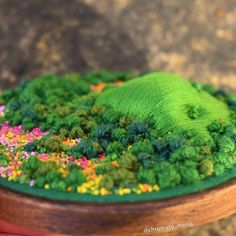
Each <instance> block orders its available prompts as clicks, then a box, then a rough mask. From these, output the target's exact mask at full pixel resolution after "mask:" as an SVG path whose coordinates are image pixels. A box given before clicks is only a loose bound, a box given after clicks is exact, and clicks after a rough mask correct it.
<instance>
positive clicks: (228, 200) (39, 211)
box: [0, 180, 236, 235]
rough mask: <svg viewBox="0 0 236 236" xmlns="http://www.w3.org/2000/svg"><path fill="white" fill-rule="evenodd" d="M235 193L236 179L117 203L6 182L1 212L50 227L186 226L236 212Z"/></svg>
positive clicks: (81, 230)
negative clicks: (40, 193)
mask: <svg viewBox="0 0 236 236" xmlns="http://www.w3.org/2000/svg"><path fill="white" fill-rule="evenodd" d="M235 196H236V181H235V180H234V181H231V182H229V183H227V184H224V185H222V186H220V187H218V188H215V189H211V190H207V191H204V192H201V193H196V194H190V195H185V196H181V197H176V198H172V199H166V200H158V201H149V202H135V203H112V204H109V203H107V204H105V203H101V204H98V203H96V204H92V203H67V202H63V201H52V200H46V199H42V198H36V197H31V196H27V195H25V194H21V193H16V192H13V191H10V190H8V189H7V188H0V218H2V219H3V220H5V221H7V222H9V223H12V224H15V225H21V226H23V227H27V228H30V229H33V230H37V231H42V232H48V233H61V234H69V235H94V234H95V233H96V235H116V233H118V234H122V233H123V234H125V235H126V234H127V235H143V232H144V229H147V230H149V231H150V230H152V231H153V230H155V231H156V232H161V233H163V232H166V231H173V230H184V229H186V228H188V226H193V227H195V226H199V225H202V224H206V223H210V222H212V221H215V220H219V219H221V218H224V217H227V216H230V215H232V214H235V213H236V201H235ZM183 224H186V225H185V226H184V225H183ZM161 226H164V228H163V227H162V228H160V227H161ZM165 226H166V227H165ZM151 227H152V228H151ZM155 227H156V228H155ZM173 227H174V228H173Z"/></svg>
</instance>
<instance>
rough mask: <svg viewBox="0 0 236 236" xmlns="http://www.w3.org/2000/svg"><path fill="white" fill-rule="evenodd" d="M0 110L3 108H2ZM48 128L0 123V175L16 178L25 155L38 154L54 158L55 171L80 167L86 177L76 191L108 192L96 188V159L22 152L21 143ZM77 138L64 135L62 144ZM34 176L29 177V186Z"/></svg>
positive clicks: (145, 187)
mask: <svg viewBox="0 0 236 236" xmlns="http://www.w3.org/2000/svg"><path fill="white" fill-rule="evenodd" d="M2 111H4V110H2ZM47 134H48V132H43V131H42V130H41V129H40V128H34V129H32V130H31V131H30V132H29V131H27V132H25V131H23V130H22V126H21V125H19V126H13V127H12V126H10V125H9V123H8V122H5V123H3V124H1V125H0V144H1V146H0V153H5V155H6V157H7V160H6V163H5V165H4V166H0V177H4V178H6V179H8V180H9V181H15V180H16V179H17V178H19V177H21V176H23V174H24V171H22V170H20V167H22V165H23V164H24V163H25V162H26V161H27V160H28V159H29V158H38V159H39V160H41V161H43V162H49V161H52V162H55V163H56V164H57V165H58V167H59V168H58V171H59V172H60V173H61V174H62V176H64V177H66V176H67V175H68V173H69V168H68V167H69V166H70V165H71V164H72V163H74V164H76V165H77V166H78V167H80V168H81V169H82V170H83V173H84V174H85V175H86V176H87V181H86V182H84V183H83V184H82V185H80V186H78V187H77V188H76V190H77V192H78V193H91V194H93V195H103V196H104V195H108V194H110V193H111V192H110V191H109V190H107V189H106V188H104V187H103V188H100V187H99V184H100V182H101V179H102V175H97V174H96V172H95V168H96V166H97V165H98V164H97V163H96V162H93V161H91V160H88V158H87V157H82V158H80V159H76V158H75V157H74V156H66V155H65V153H61V154H60V155H58V154H56V153H50V154H49V153H37V152H31V153H29V152H26V151H24V150H23V147H24V146H25V145H26V144H28V143H31V142H32V141H34V140H36V139H38V140H39V139H41V138H42V137H43V136H45V135H47ZM80 142H81V139H74V140H73V139H69V138H68V139H67V140H65V141H64V144H65V145H67V146H69V147H73V146H74V145H75V144H78V143H80ZM98 160H99V162H100V163H101V162H103V161H104V160H105V156H104V155H100V157H99V159H98ZM112 164H113V165H114V166H115V167H118V163H117V162H116V161H113V162H112ZM34 184H35V180H34V179H31V180H29V186H30V187H33V186H34ZM44 188H45V189H50V185H49V184H48V183H46V184H44ZM158 190H159V186H158V185H149V184H139V185H137V186H136V187H134V188H132V189H130V188H119V189H117V190H116V191H115V193H116V194H118V195H124V194H130V193H131V192H135V193H137V194H141V193H142V192H152V191H158ZM66 191H68V192H70V191H71V187H70V186H69V187H67V189H66Z"/></svg>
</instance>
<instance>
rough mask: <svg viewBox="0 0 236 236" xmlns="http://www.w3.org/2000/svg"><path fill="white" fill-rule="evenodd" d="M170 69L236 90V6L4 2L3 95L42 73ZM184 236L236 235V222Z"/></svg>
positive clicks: (115, 0)
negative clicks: (4, 90) (10, 88)
mask: <svg viewBox="0 0 236 236" xmlns="http://www.w3.org/2000/svg"><path fill="white" fill-rule="evenodd" d="M99 69H108V70H134V71H150V70H165V71H171V72H175V73H178V74H180V75H183V76H184V77H186V78H191V79H194V80H198V81H202V82H210V83H213V84H215V85H216V86H218V87H224V88H226V89H228V90H236V3H235V0H228V1H224V0H215V1H210V0H192V1H188V0H179V1H175V0H168V1H165V0H150V1H147V0H99V1H98V0H66V1H65V0H50V1H48V0H34V1H31V0H24V1H21V0H0V89H5V88H8V87H12V86H14V85H15V84H17V83H18V82H19V80H22V79H24V78H33V77H34V76H37V75H38V74H40V73H42V72H56V73H65V72H72V71H79V72H82V73H84V72H86V71H88V70H99ZM177 235H178V236H179V235H197V236H206V235H212V236H218V235H222V236H223V235H228V236H231V235H232V236H233V235H236V216H233V217H230V218H228V219H225V220H221V221H219V222H215V223H212V224H209V225H206V226H203V227H200V228H197V229H192V230H190V231H188V232H185V233H181V234H177Z"/></svg>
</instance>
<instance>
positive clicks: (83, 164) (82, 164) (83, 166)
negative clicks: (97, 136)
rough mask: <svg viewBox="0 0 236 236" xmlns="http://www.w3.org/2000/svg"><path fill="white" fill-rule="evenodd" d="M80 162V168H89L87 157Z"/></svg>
mask: <svg viewBox="0 0 236 236" xmlns="http://www.w3.org/2000/svg"><path fill="white" fill-rule="evenodd" d="M78 161H79V163H80V166H81V167H82V168H85V167H86V166H87V164H88V159H87V158H86V157H82V158H80V159H79V160H78Z"/></svg>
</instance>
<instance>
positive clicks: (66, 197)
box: [0, 166, 236, 203]
mask: <svg viewBox="0 0 236 236" xmlns="http://www.w3.org/2000/svg"><path fill="white" fill-rule="evenodd" d="M233 179H236V166H234V167H233V168H231V169H228V170H226V171H225V172H224V174H223V175H221V176H216V177H210V178H208V179H207V180H205V181H201V182H199V183H196V184H192V185H186V186H184V185H180V186H177V187H175V188H170V189H164V190H161V191H158V192H151V193H142V194H134V193H132V194H128V195H124V196H118V195H114V194H113V195H109V196H93V195H91V194H79V193H67V192H62V191H58V190H45V189H41V188H31V187H29V186H28V185H21V184H19V183H15V182H11V181H7V180H6V179H4V178H0V186H2V187H5V188H8V189H10V190H12V191H15V192H20V193H24V194H27V195H30V196H36V197H43V198H46V199H51V200H62V201H70V202H93V203H109V202H138V201H152V200H160V199H165V198H171V197H177V196H181V195H186V194H191V193H196V192H201V191H203V190H207V189H210V188H213V187H216V186H218V185H220V184H223V183H225V182H227V181H230V180H233Z"/></svg>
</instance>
